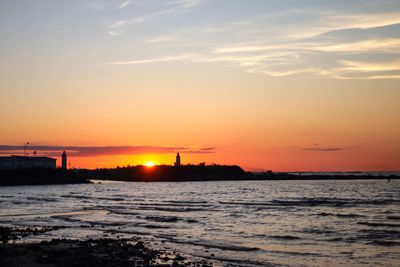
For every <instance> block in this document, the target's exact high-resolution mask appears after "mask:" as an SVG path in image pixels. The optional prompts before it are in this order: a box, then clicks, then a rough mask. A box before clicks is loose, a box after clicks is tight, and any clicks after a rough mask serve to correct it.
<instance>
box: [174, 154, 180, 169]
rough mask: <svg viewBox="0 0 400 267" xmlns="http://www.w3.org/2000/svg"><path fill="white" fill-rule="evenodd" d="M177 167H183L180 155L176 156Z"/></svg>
mask: <svg viewBox="0 0 400 267" xmlns="http://www.w3.org/2000/svg"><path fill="white" fill-rule="evenodd" d="M175 166H176V167H179V166H181V156H180V155H179V153H177V154H176V161H175Z"/></svg>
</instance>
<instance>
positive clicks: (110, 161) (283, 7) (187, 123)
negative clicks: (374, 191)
mask: <svg viewBox="0 0 400 267" xmlns="http://www.w3.org/2000/svg"><path fill="white" fill-rule="evenodd" d="M0 34H1V41H0V59H1V60H0V73H1V74H0V154H2V155H5V154H10V153H14V154H16V153H21V148H22V147H23V145H24V144H25V142H27V141H29V142H30V146H28V151H29V152H32V150H34V149H36V150H37V151H38V154H39V155H49V156H57V155H58V154H59V153H60V151H61V150H62V149H67V150H68V152H69V153H70V155H71V157H70V158H71V159H70V160H71V165H72V166H73V167H88V168H94V167H111V166H117V165H127V164H143V163H145V162H147V161H154V162H156V163H159V164H160V163H167V164H172V163H173V161H174V153H175V152H177V151H181V152H182V161H183V163H199V162H206V163H221V164H238V165H241V166H242V167H244V168H245V169H248V170H266V169H272V170H275V171H350V170H378V171H379V170H400V1H393V0H365V1H359V0H358V1H354V0H346V1H321V0H315V1H311V0H308V1H302V0H293V1H268V0H248V1H247V0H246V1H245V0H241V1H235V0H164V1H162V0H142V1H135V0H131V1H129V0H127V1H116V0H115V1H111V0H107V1H106V0H104V1H94V0H93V1H91V0H79V1H72V0H71V1H58V0H36V1H32V0H0ZM21 146H22V147H21ZM58 163H59V164H60V160H58Z"/></svg>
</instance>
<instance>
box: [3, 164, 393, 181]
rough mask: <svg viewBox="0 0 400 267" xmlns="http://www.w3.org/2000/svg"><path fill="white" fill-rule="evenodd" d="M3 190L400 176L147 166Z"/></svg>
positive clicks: (28, 175)
mask: <svg viewBox="0 0 400 267" xmlns="http://www.w3.org/2000/svg"><path fill="white" fill-rule="evenodd" d="M0 177H1V178H0V186H8V185H45V184H75V183H78V184H79V183H90V181H89V180H114V181H127V182H188V181H236V180H238V181H239V180H370V179H384V180H391V179H400V177H399V176H395V175H390V176H384V175H381V176H378V175H362V174H357V175H355V174H340V173H338V174H337V175H336V174H307V175H296V174H290V173H275V172H271V171H268V172H262V173H252V172H246V171H244V170H243V169H242V168H241V167H239V166H236V165H205V164H199V165H181V166H179V167H177V166H170V165H159V166H153V167H147V166H143V165H138V166H127V167H117V168H102V169H95V170H88V169H71V170H63V169H56V170H46V169H30V170H0Z"/></svg>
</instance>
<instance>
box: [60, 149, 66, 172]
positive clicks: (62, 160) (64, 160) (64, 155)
mask: <svg viewBox="0 0 400 267" xmlns="http://www.w3.org/2000/svg"><path fill="white" fill-rule="evenodd" d="M61 163H62V166H61V168H62V169H63V170H66V169H67V153H66V152H65V151H64V152H63V153H62V156H61Z"/></svg>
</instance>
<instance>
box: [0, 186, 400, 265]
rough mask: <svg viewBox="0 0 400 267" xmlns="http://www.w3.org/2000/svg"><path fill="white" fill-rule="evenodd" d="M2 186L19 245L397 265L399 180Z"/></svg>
mask: <svg viewBox="0 0 400 267" xmlns="http://www.w3.org/2000/svg"><path fill="white" fill-rule="evenodd" d="M93 182H94V183H93V184H79V185H48V186H15V187H0V226H21V227H22V226H64V227H63V228H59V229H57V230H53V231H49V232H45V233H42V234H39V235H36V236H30V237H26V238H24V239H22V241H19V242H39V241H41V240H51V239H53V238H68V239H87V238H105V237H106V238H131V237H139V238H140V239H142V240H144V241H145V243H148V244H150V245H151V246H155V247H156V248H168V249H170V250H174V251H177V252H180V253H182V254H184V255H187V256H188V257H193V258H196V259H206V260H208V261H210V262H212V263H213V264H214V265H215V266H400V180H323V181H322V180H321V181H301V180H298V181H297V180H296V181H220V182H179V183H166V182H165V183H137V182H133V183H129V182H114V181H113V182H112V181H101V182H99V181H93Z"/></svg>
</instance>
